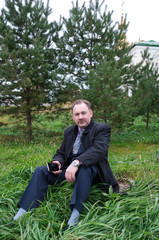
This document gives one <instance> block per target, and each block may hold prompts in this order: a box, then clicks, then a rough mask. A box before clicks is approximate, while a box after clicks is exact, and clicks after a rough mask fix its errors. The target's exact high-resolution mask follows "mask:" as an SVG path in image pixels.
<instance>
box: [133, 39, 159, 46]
mask: <svg viewBox="0 0 159 240" xmlns="http://www.w3.org/2000/svg"><path fill="white" fill-rule="evenodd" d="M135 46H147V47H159V42H155V41H154V40H150V41H140V42H137V43H135V44H134V45H133V47H135Z"/></svg>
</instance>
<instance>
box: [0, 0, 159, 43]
mask: <svg viewBox="0 0 159 240" xmlns="http://www.w3.org/2000/svg"><path fill="white" fill-rule="evenodd" d="M43 1H44V2H46V1H47V0H43ZM4 2H5V1H4V0H0V8H2V7H4V5H5V4H4ZM72 2H73V3H76V0H50V8H51V9H52V14H51V15H50V20H52V21H54V20H56V21H59V18H60V15H61V16H64V17H66V18H67V17H69V10H70V9H72ZM84 2H85V4H86V6H87V7H88V6H89V0H79V5H80V6H81V5H82V4H83V3H84ZM100 2H102V0H100ZM122 2H124V4H123V8H122ZM105 5H107V7H108V8H107V10H109V11H112V10H113V15H112V18H113V20H114V22H116V21H120V18H121V14H122V11H123V13H124V14H127V21H128V22H129V27H128V32H127V40H128V42H129V43H135V42H138V41H142V40H143V41H149V40H154V41H156V42H159V31H158V27H157V26H158V25H159V13H158V11H159V10H158V9H159V0H105V3H104V4H103V6H105Z"/></svg>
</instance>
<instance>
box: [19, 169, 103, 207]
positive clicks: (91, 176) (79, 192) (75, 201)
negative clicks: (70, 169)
mask: <svg viewBox="0 0 159 240" xmlns="http://www.w3.org/2000/svg"><path fill="white" fill-rule="evenodd" d="M65 171H66V168H63V169H62V173H61V174H59V175H55V174H53V173H51V172H49V171H48V170H47V167H46V166H41V167H37V168H36V169H35V171H34V173H33V175H32V178H31V180H30V182H29V184H28V186H27V187H26V189H25V191H24V193H23V195H22V197H21V199H20V201H19V203H18V206H19V207H22V208H23V209H25V210H26V211H28V210H29V209H32V208H37V207H38V206H39V205H40V203H41V202H42V201H43V200H44V198H45V195H46V192H47V189H48V185H54V184H55V183H60V182H62V181H64V180H65ZM97 181H98V173H97V169H96V167H95V166H91V167H84V166H80V167H79V169H78V171H77V174H76V182H75V185H74V191H73V195H72V198H71V202H70V206H71V209H72V208H73V207H75V208H76V209H77V210H78V211H79V212H81V210H82V207H83V204H82V203H85V202H86V201H87V198H88V195H89V191H90V188H91V186H92V185H93V184H95V183H96V182H97Z"/></svg>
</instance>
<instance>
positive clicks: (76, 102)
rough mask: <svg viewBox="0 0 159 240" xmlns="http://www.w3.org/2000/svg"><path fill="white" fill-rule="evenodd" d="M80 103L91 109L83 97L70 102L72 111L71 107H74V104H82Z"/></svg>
mask: <svg viewBox="0 0 159 240" xmlns="http://www.w3.org/2000/svg"><path fill="white" fill-rule="evenodd" d="M82 103H84V104H86V105H87V107H88V109H90V110H91V104H90V102H88V101H87V100H84V99H79V100H76V101H74V102H73V103H72V106H71V109H72V112H73V108H74V106H75V105H78V104H82Z"/></svg>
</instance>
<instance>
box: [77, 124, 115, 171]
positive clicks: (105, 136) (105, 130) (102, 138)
mask: <svg viewBox="0 0 159 240" xmlns="http://www.w3.org/2000/svg"><path fill="white" fill-rule="evenodd" d="M110 135H111V128H110V127H109V126H108V125H107V124H100V125H98V127H97V128H96V130H95V131H94V133H93V136H92V144H91V146H90V147H89V148H88V149H87V150H86V151H85V152H84V153H82V154H81V155H80V156H78V157H77V159H78V160H79V161H82V162H83V164H84V165H85V166H90V165H94V164H97V163H98V162H99V161H100V160H101V159H104V158H105V156H106V155H107V151H108V148H109V143H110Z"/></svg>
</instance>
